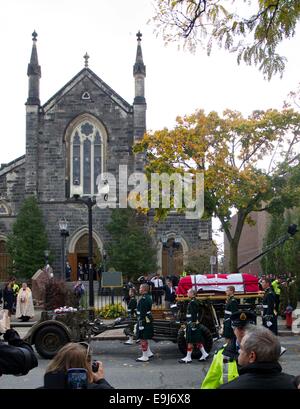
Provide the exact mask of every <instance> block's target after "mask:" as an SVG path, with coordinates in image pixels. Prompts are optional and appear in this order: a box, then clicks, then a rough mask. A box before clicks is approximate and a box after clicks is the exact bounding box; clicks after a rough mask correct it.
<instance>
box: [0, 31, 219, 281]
mask: <svg viewBox="0 0 300 409" xmlns="http://www.w3.org/2000/svg"><path fill="white" fill-rule="evenodd" d="M123 74H124V75H125V78H128V77H129V73H123ZM27 75H28V79H29V83H28V98H27V102H26V104H25V105H26V152H25V155H24V156H22V157H20V158H17V159H15V160H14V161H12V162H10V163H8V164H2V165H1V168H0V281H3V280H5V278H6V277H7V274H8V273H7V266H8V263H9V256H8V254H7V251H6V244H5V243H6V240H7V235H8V234H9V232H10V231H11V229H12V225H13V223H14V221H15V219H16V216H17V214H18V211H19V209H20V206H21V205H22V202H23V200H24V198H26V197H27V196H29V195H35V196H36V197H37V199H38V202H39V206H40V208H41V209H42V212H43V216H44V222H45V226H46V229H47V234H48V241H49V249H45V250H49V251H50V252H51V254H52V255H53V257H54V260H55V261H54V263H53V267H54V271H55V272H56V273H57V274H59V273H60V265H61V237H60V231H59V226H58V222H59V220H60V219H64V218H65V219H66V220H67V222H68V231H69V237H68V238H67V240H66V257H67V258H68V260H69V262H70V264H71V267H72V270H73V272H72V279H73V280H75V279H76V278H77V265H78V262H82V263H87V257H88V212H87V207H86V206H85V205H84V204H80V203H68V202H67V201H68V199H70V198H72V197H73V194H74V191H75V187H78V186H80V188H81V190H82V192H83V195H84V196H93V195H94V194H95V193H96V192H97V190H96V187H97V186H96V179H97V175H98V174H99V173H101V172H111V173H113V174H115V173H116V172H118V167H119V165H122V164H123V165H127V166H128V174H130V172H133V171H134V170H142V167H143V158H141V157H138V156H135V155H134V154H133V153H132V146H133V144H134V142H135V141H136V140H138V139H140V138H142V136H143V134H144V132H145V130H146V99H145V91H144V84H145V77H146V67H145V65H144V62H143V56H142V48H141V34H140V33H138V34H137V52H136V61H135V63H134V65H133V77H134V83H135V96H134V99H133V103H132V104H130V103H128V102H126V101H125V100H124V99H123V98H122V97H121V96H120V95H118V94H117V93H116V92H115V91H114V90H113V89H112V88H111V87H110V86H109V85H107V84H106V83H105V82H104V81H103V80H102V79H101V78H99V77H98V76H97V75H96V74H95V73H94V72H93V71H92V70H91V69H90V68H89V67H88V55H87V54H86V55H85V58H84V68H83V69H82V70H81V71H80V72H78V74H77V75H75V76H74V77H73V78H72V79H71V80H70V81H69V82H68V83H67V84H66V85H65V86H63V87H62V88H61V89H60V90H59V91H57V93H56V94H55V95H53V96H52V97H51V98H50V99H49V100H48V101H46V102H45V103H43V104H42V103H41V101H40V96H39V84H40V81H41V66H40V65H39V62H38V53H37V34H36V33H35V32H34V33H33V44H32V51H31V57H30V62H29V64H28V69H27ZM69 201H70V200H69ZM110 213H111V209H109V208H105V209H100V208H99V207H97V206H95V207H94V208H93V253H94V260H98V259H100V260H101V255H102V253H103V251H104V249H105V248H106V246H107V243H108V242H109V240H110V237H109V234H108V232H107V230H106V228H105V225H106V224H107V222H108V221H109V218H110ZM148 219H149V218H148ZM148 222H149V220H148ZM163 235H164V240H162V237H163ZM175 238H176V242H177V243H179V247H178V246H177V247H178V248H176V249H173V250H174V251H173V250H171V249H172V245H173V242H174V240H175ZM155 240H156V243H155V244H156V246H157V264H158V271H159V272H161V273H163V274H164V275H167V274H169V273H170V269H172V270H173V271H171V272H175V273H180V272H181V271H182V268H183V263H184V260H186V258H187V255H188V252H189V250H190V249H192V248H195V247H198V248H200V247H203V246H206V247H207V246H208V245H209V244H210V243H211V221H207V220H188V219H186V218H185V216H184V215H179V214H176V213H175V212H172V213H171V214H170V216H169V217H168V218H167V219H166V220H164V221H163V222H161V223H159V224H158V226H157V228H156V231H155ZM163 242H164V243H165V244H166V243H167V245H164V246H163ZM145 251H147V249H145ZM175 256H176V257H175ZM174 261H175V262H174ZM33 273H34V272H33Z"/></svg>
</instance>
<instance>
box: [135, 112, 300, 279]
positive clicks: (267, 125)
mask: <svg viewBox="0 0 300 409" xmlns="http://www.w3.org/2000/svg"><path fill="white" fill-rule="evenodd" d="M299 146H300V114H299V113H298V112H296V111H294V110H292V109H284V110H282V111H278V110H273V109H269V110H267V111H254V112H253V113H252V114H251V115H249V116H248V117H247V118H245V117H243V116H242V114H241V113H240V112H237V111H231V110H226V111H225V112H224V113H223V116H220V115H219V114H217V113H216V112H210V113H208V114H207V115H206V114H205V113H204V111H203V110H199V111H196V112H195V113H194V114H192V115H189V116H185V117H178V118H177V125H176V126H175V128H174V129H172V130H169V129H167V128H164V129H162V130H158V131H155V132H151V133H148V134H145V135H144V137H143V140H141V141H139V142H138V143H137V144H136V145H135V147H134V151H135V152H137V153H139V152H146V155H147V164H146V173H147V176H148V178H149V180H150V182H151V175H152V174H153V173H159V174H162V173H167V174H168V175H170V174H173V173H180V174H183V173H185V172H187V173H189V174H190V175H193V177H195V178H196V176H197V174H198V173H203V174H204V206H205V216H207V217H211V216H214V217H217V218H218V219H219V220H220V222H221V225H222V230H223V231H224V232H225V234H226V237H227V239H228V242H229V246H230V260H229V264H230V266H229V268H230V271H231V272H234V271H237V269H238V266H239V264H238V246H239V241H240V238H241V233H242V229H243V226H244V224H245V223H248V224H252V223H253V220H252V219H251V212H262V211H268V212H269V213H273V214H280V213H283V211H284V209H288V208H293V207H294V206H299V198H300V188H299V186H300V167H299V162H300V155H299V153H298V152H299ZM150 186H151V183H150ZM148 194H149V195H150V197H151V190H150V191H149V192H148ZM183 205H184V204H183ZM170 207H171V208H172V204H171V206H170ZM173 207H176V206H173ZM183 209H184V206H182V207H181V208H180V209H179V211H182V210H183ZM169 210H170V209H161V208H158V209H156V214H157V217H160V216H161V217H162V216H164V215H165V214H166V213H168V211H169ZM233 214H236V215H237V223H236V225H235V226H234V228H232V226H231V218H232V215H233Z"/></svg>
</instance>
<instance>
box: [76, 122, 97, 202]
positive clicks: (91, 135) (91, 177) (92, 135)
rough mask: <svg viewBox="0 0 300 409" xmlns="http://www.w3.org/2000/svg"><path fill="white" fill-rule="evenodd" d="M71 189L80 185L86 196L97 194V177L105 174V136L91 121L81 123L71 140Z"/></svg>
mask: <svg viewBox="0 0 300 409" xmlns="http://www.w3.org/2000/svg"><path fill="white" fill-rule="evenodd" d="M70 156H71V157H70V164H71V167H70V171H71V177H70V181H71V188H70V193H71V195H72V193H73V186H74V185H79V186H80V187H81V188H82V192H83V194H84V195H94V194H96V193H97V186H96V180H97V176H98V175H99V174H100V173H102V172H103V136H102V133H101V130H100V129H99V128H98V127H97V126H96V125H95V124H94V123H93V122H92V121H89V120H84V121H82V122H80V123H79V124H78V125H77V126H76V127H75V128H74V129H73V132H72V134H71V139H70Z"/></svg>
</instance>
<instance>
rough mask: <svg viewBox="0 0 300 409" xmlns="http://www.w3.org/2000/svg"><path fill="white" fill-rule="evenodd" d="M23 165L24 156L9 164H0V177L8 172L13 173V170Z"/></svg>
mask: <svg viewBox="0 0 300 409" xmlns="http://www.w3.org/2000/svg"><path fill="white" fill-rule="evenodd" d="M24 163H25V155H22V156H20V157H19V158H17V159H14V160H13V161H11V162H9V163H2V164H1V167H0V176H3V175H5V174H6V173H8V172H10V171H14V170H15V168H17V167H19V166H21V165H23V164H24Z"/></svg>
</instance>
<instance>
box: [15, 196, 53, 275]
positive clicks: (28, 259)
mask: <svg viewBox="0 0 300 409" xmlns="http://www.w3.org/2000/svg"><path fill="white" fill-rule="evenodd" d="M7 248H8V252H9V255H10V257H11V259H12V262H13V266H12V267H13V273H14V274H15V275H16V276H17V277H22V278H23V277H24V278H30V277H32V276H33V274H35V272H36V271H37V270H38V269H39V268H41V267H42V266H43V265H44V251H45V249H47V248H48V240H47V235H46V230H45V226H44V223H43V217H42V212H41V210H40V209H39V207H38V204H37V200H36V198H35V197H34V196H30V197H28V198H27V199H26V200H25V201H24V203H23V205H22V207H21V209H20V211H19V214H18V216H17V219H16V222H15V223H14V225H13V228H12V233H11V234H10V235H9V237H8V241H7Z"/></svg>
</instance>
